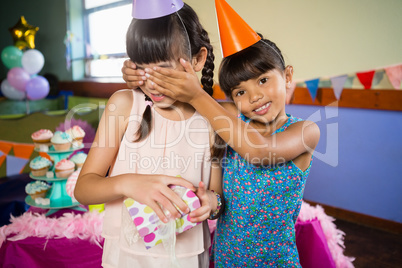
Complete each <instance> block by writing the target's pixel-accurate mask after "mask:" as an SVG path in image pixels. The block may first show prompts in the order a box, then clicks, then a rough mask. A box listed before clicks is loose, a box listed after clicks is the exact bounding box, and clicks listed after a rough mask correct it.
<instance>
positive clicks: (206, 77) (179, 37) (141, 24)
mask: <svg viewBox="0 0 402 268" xmlns="http://www.w3.org/2000/svg"><path fill="white" fill-rule="evenodd" d="M183 25H184V27H183ZM189 42H190V46H189V44H188V43H189ZM126 47H127V54H128V56H129V57H130V59H131V61H133V62H134V63H137V64H149V63H157V62H161V61H178V59H179V58H180V57H182V58H186V59H187V60H191V59H188V57H189V55H190V54H191V57H193V56H195V55H197V53H198V52H199V51H200V49H201V48H202V47H205V48H206V49H207V50H208V54H207V60H206V62H205V65H204V68H203V70H202V72H201V73H202V77H201V84H202V86H203V88H204V90H205V91H206V92H207V93H208V94H209V95H212V93H213V89H212V87H213V84H214V81H213V76H214V68H215V65H214V59H215V56H214V53H213V48H212V45H211V43H210V40H209V36H208V33H207V31H205V29H204V28H203V27H202V25H201V23H200V21H199V19H198V16H197V14H196V13H195V11H194V10H193V9H192V8H191V7H190V6H189V5H187V4H184V6H183V7H182V8H181V9H180V10H179V11H178V12H177V14H176V13H173V14H171V15H168V16H164V17H161V18H155V19H149V20H136V19H133V20H132V22H131V24H130V26H129V28H128V31H127V35H126ZM189 47H190V48H191V51H189ZM142 118H143V119H142V122H141V125H140V128H139V129H138V131H137V133H136V136H137V139H136V140H135V141H136V142H138V141H141V140H143V139H144V138H145V137H147V135H148V134H149V132H150V131H151V121H152V113H151V108H150V106H147V107H146V109H145V111H144V114H143V117H142Z"/></svg>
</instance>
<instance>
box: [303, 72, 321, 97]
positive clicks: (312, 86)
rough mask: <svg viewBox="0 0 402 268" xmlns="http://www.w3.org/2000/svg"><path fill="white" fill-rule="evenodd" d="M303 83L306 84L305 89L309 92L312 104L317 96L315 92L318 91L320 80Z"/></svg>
mask: <svg viewBox="0 0 402 268" xmlns="http://www.w3.org/2000/svg"><path fill="white" fill-rule="evenodd" d="M304 83H306V86H307V89H308V91H309V92H310V95H311V98H312V99H313V102H314V101H315V98H316V96H317V90H318V84H319V83H320V79H319V78H317V79H312V80H307V81H305V82H304Z"/></svg>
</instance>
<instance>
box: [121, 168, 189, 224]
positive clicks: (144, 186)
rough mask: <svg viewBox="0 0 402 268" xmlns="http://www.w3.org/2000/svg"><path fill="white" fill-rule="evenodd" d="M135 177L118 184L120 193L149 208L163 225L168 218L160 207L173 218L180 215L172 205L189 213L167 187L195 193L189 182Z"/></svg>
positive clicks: (155, 177)
mask: <svg viewBox="0 0 402 268" xmlns="http://www.w3.org/2000/svg"><path fill="white" fill-rule="evenodd" d="M136 176H137V178H136V179H133V178H132V177H131V176H126V178H127V179H126V180H125V182H126V183H121V184H120V186H121V190H120V191H121V192H122V193H123V194H124V196H126V197H130V198H132V199H134V200H136V201H138V202H140V203H143V204H146V205H148V206H149V207H151V208H152V209H153V210H154V211H155V213H156V215H158V217H159V219H160V220H161V221H163V222H165V223H166V222H168V217H170V216H169V215H165V214H164V213H163V211H162V208H161V207H160V205H162V206H163V208H164V209H165V210H167V211H168V212H169V214H170V215H171V216H172V217H175V218H180V217H181V214H180V213H179V211H178V210H177V209H176V207H175V206H174V205H176V206H177V207H178V208H179V209H180V210H181V211H183V212H184V213H188V212H189V211H190V209H189V207H188V206H187V205H186V203H185V202H184V201H183V200H182V199H181V198H180V197H179V196H178V195H177V194H176V193H175V192H173V190H172V189H170V188H169V185H180V186H183V187H186V188H188V189H190V190H192V191H196V188H195V187H194V185H193V184H192V183H191V182H189V181H187V180H185V179H183V178H180V177H171V176H166V175H148V174H147V175H145V174H144V175H140V174H136ZM159 204H160V205H159ZM167 214H168V213H167Z"/></svg>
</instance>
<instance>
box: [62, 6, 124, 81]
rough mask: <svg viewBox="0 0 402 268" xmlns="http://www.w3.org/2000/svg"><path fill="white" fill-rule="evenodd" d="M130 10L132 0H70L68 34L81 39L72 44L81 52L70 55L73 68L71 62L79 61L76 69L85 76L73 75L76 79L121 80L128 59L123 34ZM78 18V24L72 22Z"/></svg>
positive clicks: (76, 39)
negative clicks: (108, 78)
mask: <svg viewBox="0 0 402 268" xmlns="http://www.w3.org/2000/svg"><path fill="white" fill-rule="evenodd" d="M78 3H79V5H80V7H77V4H78ZM131 8H132V0H84V1H82V2H81V1H74V0H70V14H69V17H70V18H69V21H70V26H71V25H72V24H74V25H73V26H72V27H69V28H70V31H71V32H72V34H73V35H74V36H77V35H78V36H80V34H79V33H80V32H81V33H82V38H79V37H78V38H75V40H74V41H73V42H75V44H73V46H74V45H75V46H76V47H79V48H78V50H80V49H81V52H80V53H75V55H72V62H73V65H72V67H73V68H74V61H80V60H81V62H82V64H81V68H76V69H79V70H80V72H81V73H83V72H85V75H82V74H81V75H75V77H76V78H78V79H79V77H81V78H83V77H98V78H99V77H120V78H121V67H122V66H123V62H124V60H126V59H127V54H126V31H127V28H128V26H129V24H130V22H131V19H132V16H131ZM77 10H80V12H79V11H77ZM78 14H80V16H79V15H78ZM77 15H78V16H77ZM78 17H80V22H77V19H75V21H74V18H78ZM79 28H82V29H79ZM73 50H74V49H73ZM76 50H77V49H76ZM72 54H74V51H73V52H72ZM76 65H78V64H76ZM74 72H76V71H75V70H73V73H74ZM73 77H74V75H73Z"/></svg>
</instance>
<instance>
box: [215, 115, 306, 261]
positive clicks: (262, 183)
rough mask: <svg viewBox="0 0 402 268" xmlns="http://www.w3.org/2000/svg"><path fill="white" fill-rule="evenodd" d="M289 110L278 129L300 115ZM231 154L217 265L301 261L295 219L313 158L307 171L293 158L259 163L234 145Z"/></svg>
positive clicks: (246, 119)
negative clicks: (289, 113)
mask: <svg viewBox="0 0 402 268" xmlns="http://www.w3.org/2000/svg"><path fill="white" fill-rule="evenodd" d="M287 116H288V120H287V122H286V123H285V124H284V125H283V126H282V127H281V128H279V129H278V130H276V131H275V133H278V132H282V131H284V130H285V129H286V128H287V127H288V126H290V125H291V124H293V123H295V122H298V121H301V119H299V118H295V117H293V116H290V115H287ZM240 117H241V119H242V120H243V121H246V122H248V121H249V119H248V118H246V117H245V116H243V115H240ZM226 157H227V159H225V162H226V165H225V167H224V177H223V194H224V199H225V202H226V207H225V211H224V213H223V214H222V215H221V216H220V218H219V220H218V225H217V230H216V231H215V232H216V234H215V242H214V262H215V267H225V268H226V267H301V266H300V262H299V255H298V252H297V248H296V240H295V229H294V225H295V222H296V219H297V217H298V215H299V212H300V207H301V202H302V197H303V192H304V186H305V182H306V178H307V176H308V173H309V171H310V167H311V162H310V166H309V167H308V168H307V170H305V171H302V170H300V169H299V168H298V167H297V166H296V165H295V164H294V163H293V161H289V162H286V163H285V164H281V165H277V166H256V165H252V164H250V163H248V162H247V161H246V160H245V159H244V158H242V157H241V156H240V155H239V154H238V153H236V152H235V151H234V150H233V149H232V148H230V147H229V148H228V151H227V154H226Z"/></svg>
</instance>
